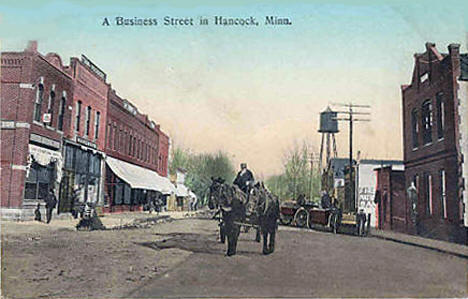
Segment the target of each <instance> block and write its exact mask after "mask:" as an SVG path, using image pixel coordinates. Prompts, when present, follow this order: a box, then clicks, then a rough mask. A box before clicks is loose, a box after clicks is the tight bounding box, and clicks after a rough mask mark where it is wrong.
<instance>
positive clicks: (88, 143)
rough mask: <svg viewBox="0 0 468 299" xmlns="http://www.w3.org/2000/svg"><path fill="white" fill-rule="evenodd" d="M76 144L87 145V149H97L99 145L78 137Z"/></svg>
mask: <svg viewBox="0 0 468 299" xmlns="http://www.w3.org/2000/svg"><path fill="white" fill-rule="evenodd" d="M76 142H78V143H80V144H83V145H86V146H87V147H90V148H94V149H97V145H96V143H94V142H91V141H89V140H88V139H85V138H82V137H79V136H76Z"/></svg>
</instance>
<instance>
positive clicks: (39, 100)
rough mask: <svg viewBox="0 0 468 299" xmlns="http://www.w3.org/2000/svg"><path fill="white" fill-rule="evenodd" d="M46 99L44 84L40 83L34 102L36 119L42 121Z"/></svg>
mask: <svg viewBox="0 0 468 299" xmlns="http://www.w3.org/2000/svg"><path fill="white" fill-rule="evenodd" d="M43 100H44V85H42V84H39V85H38V87H37V90H36V101H35V102H34V120H35V121H41V110H42V102H43Z"/></svg>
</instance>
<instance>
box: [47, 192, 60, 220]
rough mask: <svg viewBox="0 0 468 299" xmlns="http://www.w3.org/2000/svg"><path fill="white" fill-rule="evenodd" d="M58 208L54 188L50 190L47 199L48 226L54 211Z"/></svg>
mask: <svg viewBox="0 0 468 299" xmlns="http://www.w3.org/2000/svg"><path fill="white" fill-rule="evenodd" d="M56 206H57V197H56V196H55V192H54V188H50V189H49V194H47V197H46V206H45V207H46V218H47V224H49V223H50V221H51V220H52V211H53V210H54V209H55V207H56Z"/></svg>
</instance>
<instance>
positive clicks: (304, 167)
mask: <svg viewBox="0 0 468 299" xmlns="http://www.w3.org/2000/svg"><path fill="white" fill-rule="evenodd" d="M311 156H312V150H311V148H310V147H309V146H307V144H306V143H303V145H302V146H298V145H297V144H295V145H294V146H293V147H292V148H291V149H289V150H288V151H286V152H285V154H284V163H283V171H282V173H281V174H280V175H274V176H271V177H269V178H268V179H267V180H266V184H267V186H268V188H269V189H270V190H271V191H272V192H273V193H274V194H276V195H277V196H278V197H279V198H280V199H281V200H288V199H297V197H298V196H299V195H300V194H304V195H305V196H306V198H309V199H310V198H311V197H312V199H313V200H314V199H316V198H318V197H319V189H320V176H319V175H318V174H317V172H313V173H312V176H311V171H310V170H311V166H312V164H311V160H310V159H311Z"/></svg>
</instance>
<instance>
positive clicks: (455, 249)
mask: <svg viewBox="0 0 468 299" xmlns="http://www.w3.org/2000/svg"><path fill="white" fill-rule="evenodd" d="M370 236H372V237H375V238H379V239H384V240H389V241H393V242H398V243H403V244H407V245H413V246H418V247H422V248H426V249H431V250H436V251H439V252H443V253H447V254H451V255H455V256H458V257H461V258H466V259H468V246H465V245H461V244H456V243H450V242H445V241H440V240H435V239H429V238H423V237H419V236H414V235H408V234H403V233H398V232H393V231H384V230H378V229H371V231H370Z"/></svg>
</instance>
